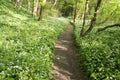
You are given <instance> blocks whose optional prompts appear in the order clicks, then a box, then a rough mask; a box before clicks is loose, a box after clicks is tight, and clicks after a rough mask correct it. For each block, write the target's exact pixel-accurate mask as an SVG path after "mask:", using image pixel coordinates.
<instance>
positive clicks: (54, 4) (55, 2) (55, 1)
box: [51, 0, 58, 9]
mask: <svg viewBox="0 0 120 80" xmlns="http://www.w3.org/2000/svg"><path fill="white" fill-rule="evenodd" d="M57 1H58V0H54V3H53V6H52V7H51V9H52V8H54V7H55V6H56V4H57Z"/></svg>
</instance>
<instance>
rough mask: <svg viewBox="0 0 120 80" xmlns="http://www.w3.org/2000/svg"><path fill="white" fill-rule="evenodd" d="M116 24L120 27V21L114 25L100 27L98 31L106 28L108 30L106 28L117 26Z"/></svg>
mask: <svg viewBox="0 0 120 80" xmlns="http://www.w3.org/2000/svg"><path fill="white" fill-rule="evenodd" d="M116 26H118V27H120V23H118V24H113V25H108V26H105V27H104V28H99V29H98V30H97V32H100V31H104V30H106V29H108V28H112V27H116Z"/></svg>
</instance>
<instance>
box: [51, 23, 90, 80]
mask: <svg viewBox="0 0 120 80" xmlns="http://www.w3.org/2000/svg"><path fill="white" fill-rule="evenodd" d="M72 33H73V26H72V25H70V24H69V27H68V29H67V30H65V31H64V32H63V34H61V36H60V38H59V40H57V41H56V45H55V55H54V65H53V71H52V74H53V79H52V80H89V79H88V77H87V76H86V75H85V74H84V72H83V71H82V70H80V66H79V65H80V63H79V61H78V60H79V54H78V53H77V50H76V47H75V45H74V38H73V36H72Z"/></svg>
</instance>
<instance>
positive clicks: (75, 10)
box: [73, 0, 78, 22]
mask: <svg viewBox="0 0 120 80" xmlns="http://www.w3.org/2000/svg"><path fill="white" fill-rule="evenodd" d="M77 3H78V1H77V0H75V8H74V18H73V22H75V19H76V16H77Z"/></svg>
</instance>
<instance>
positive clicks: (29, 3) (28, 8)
mask: <svg viewBox="0 0 120 80" xmlns="http://www.w3.org/2000/svg"><path fill="white" fill-rule="evenodd" d="M29 10H30V0H28V11H29Z"/></svg>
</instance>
